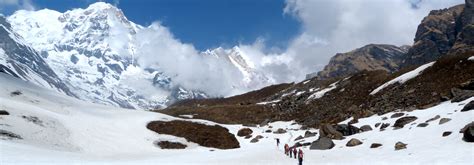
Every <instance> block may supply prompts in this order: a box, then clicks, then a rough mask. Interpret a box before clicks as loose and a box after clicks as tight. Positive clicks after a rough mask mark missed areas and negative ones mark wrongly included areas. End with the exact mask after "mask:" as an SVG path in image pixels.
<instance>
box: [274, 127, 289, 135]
mask: <svg viewBox="0 0 474 165" xmlns="http://www.w3.org/2000/svg"><path fill="white" fill-rule="evenodd" d="M273 133H274V134H284V133H286V130H285V129H283V128H278V129H277V130H276V131H275V132H273Z"/></svg>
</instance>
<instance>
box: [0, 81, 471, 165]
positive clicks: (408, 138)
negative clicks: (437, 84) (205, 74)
mask: <svg viewBox="0 0 474 165" xmlns="http://www.w3.org/2000/svg"><path fill="white" fill-rule="evenodd" d="M0 82H2V85H1V86H0V103H1V104H0V110H6V111H7V112H8V113H9V115H1V116H0V131H2V134H0V164H109V163H110V164H112V163H113V164H272V165H274V164H297V160H296V159H292V158H289V157H287V156H285V155H284V154H283V149H282V146H283V145H284V144H285V143H289V144H290V146H291V145H293V143H294V139H295V138H296V137H298V136H299V135H304V132H305V131H306V130H300V129H299V128H300V127H301V126H300V125H297V124H293V122H274V123H270V124H269V125H270V126H272V128H269V127H268V126H265V127H251V129H252V130H253V135H254V136H256V135H262V136H264V138H263V139H261V140H260V141H259V142H257V143H250V139H245V138H243V137H237V139H238V141H239V142H240V146H241V147H240V148H239V149H231V150H220V149H213V148H206V147H201V146H199V145H197V144H195V143H191V142H187V141H186V140H185V139H184V138H179V137H174V136H170V135H162V134H157V133H155V132H152V131H150V130H148V129H147V128H146V124H147V123H148V122H150V121H154V120H163V121H169V120H188V121H194V122H200V123H205V124H216V123H213V122H210V121H204V120H197V119H179V118H175V117H171V116H168V115H164V114H159V113H153V112H147V111H136V110H126V109H118V108H113V107H107V106H101V105H95V104H90V103H85V102H82V101H79V100H76V99H74V98H69V97H67V96H63V95H60V94H56V93H54V92H50V91H48V90H45V89H41V88H39V87H36V86H33V85H30V84H28V83H25V82H22V81H19V80H15V79H12V78H10V77H8V76H4V75H0ZM15 91H19V92H20V93H21V94H18V92H16V94H13V93H15ZM12 92H13V93H12ZM471 100H474V98H470V99H468V100H465V101H463V102H460V103H451V102H444V103H441V104H440V105H437V106H435V107H432V108H429V109H425V110H415V111H412V112H406V113H405V114H406V115H409V116H416V117H418V119H417V120H416V121H414V123H417V124H419V123H421V122H424V121H426V120H428V119H430V118H432V117H434V116H436V115H440V116H441V118H450V119H451V121H449V122H447V123H444V124H441V125H440V124H439V119H438V120H435V121H431V122H429V125H428V126H427V127H424V128H423V127H416V125H412V123H410V124H407V125H406V126H405V127H404V128H401V129H397V130H393V127H391V126H390V127H388V128H387V129H386V130H385V131H380V130H379V129H378V128H375V127H374V125H375V123H379V122H383V123H390V124H391V125H393V123H394V122H395V120H396V118H390V116H391V115H392V114H393V113H389V114H385V115H383V116H377V115H374V116H371V117H368V118H365V119H359V122H358V123H356V124H354V125H355V126H358V127H360V126H362V125H366V124H368V125H370V126H371V127H372V128H373V129H374V130H373V131H368V132H363V133H359V134H355V135H352V136H348V137H346V139H344V140H334V143H335V144H336V146H335V147H334V148H333V149H331V150H309V148H307V147H306V148H303V151H304V153H305V159H304V162H303V164H473V163H474V157H473V155H474V144H473V143H467V142H464V141H462V140H461V139H462V134H461V133H459V130H460V129H461V128H463V127H464V126H465V125H466V124H468V123H470V122H472V121H474V111H472V110H471V111H467V112H460V111H459V110H460V109H462V107H463V106H464V104H466V103H468V102H469V101H471ZM383 117H387V118H388V119H387V120H382V118H383ZM349 120H350V119H348V121H349ZM344 123H347V121H345V122H344ZM219 125H221V126H224V127H226V128H228V129H229V131H230V132H231V133H233V134H237V131H238V130H239V129H241V128H243V126H242V125H224V124H219ZM278 128H283V129H287V131H288V132H287V133H285V134H273V133H265V130H268V129H271V130H277V129H278ZM311 131H313V132H317V130H311ZM445 131H452V134H451V135H449V136H447V137H442V133H443V132H445ZM5 132H9V133H13V134H16V135H18V136H20V137H21V139H18V138H14V137H9V136H6V134H5ZM275 138H279V139H281V142H282V144H280V147H276V142H275ZM351 138H357V139H359V140H361V141H362V142H363V144H362V145H359V146H355V147H346V146H345V144H346V143H347V141H348V140H350V139H351ZM316 139H317V137H311V138H307V139H304V140H305V142H312V141H314V140H316ZM161 140H172V141H179V142H182V143H184V144H186V145H188V148H186V149H183V150H166V149H160V148H159V147H157V146H156V145H155V144H154V143H155V142H156V141H161ZM398 141H401V142H403V143H406V144H408V145H407V149H404V150H398V151H395V149H394V145H395V143H396V142H398ZM372 143H381V144H383V146H382V147H379V148H375V149H371V148H370V145H371V144H372Z"/></svg>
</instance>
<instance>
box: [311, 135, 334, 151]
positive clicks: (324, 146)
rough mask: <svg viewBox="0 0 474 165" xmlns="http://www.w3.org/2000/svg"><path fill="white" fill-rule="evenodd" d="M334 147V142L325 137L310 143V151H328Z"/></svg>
mask: <svg viewBox="0 0 474 165" xmlns="http://www.w3.org/2000/svg"><path fill="white" fill-rule="evenodd" d="M334 146H335V144H334V142H332V140H331V139H329V138H327V137H320V138H319V139H318V140H316V141H314V142H313V143H311V146H310V147H309V149H310V150H329V149H331V148H333V147H334Z"/></svg>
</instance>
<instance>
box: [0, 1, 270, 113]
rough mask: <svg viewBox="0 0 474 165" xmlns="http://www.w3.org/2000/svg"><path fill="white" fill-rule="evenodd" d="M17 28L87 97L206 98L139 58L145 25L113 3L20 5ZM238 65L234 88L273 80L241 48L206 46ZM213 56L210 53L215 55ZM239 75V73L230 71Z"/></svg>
mask: <svg viewBox="0 0 474 165" xmlns="http://www.w3.org/2000/svg"><path fill="white" fill-rule="evenodd" d="M8 21H9V22H11V24H12V28H13V30H14V31H15V32H17V33H18V34H19V35H21V36H22V37H23V38H25V41H27V43H28V44H30V45H31V46H32V47H33V48H34V49H36V50H37V51H39V52H40V54H41V56H42V57H43V58H44V60H45V61H46V62H47V63H48V64H49V65H50V66H51V68H52V69H53V70H54V71H56V73H57V74H58V76H59V78H61V79H62V80H63V81H64V82H65V84H66V86H67V87H69V88H70V89H71V90H72V92H73V93H75V94H76V95H77V96H79V97H80V99H82V100H86V101H90V102H95V103H100V104H106V105H115V106H120V107H123V108H133V109H155V108H163V107H166V106H167V105H169V104H170V103H172V102H174V101H176V100H183V99H192V98H204V97H208V96H207V94H205V93H203V92H202V91H200V89H194V90H189V89H186V88H185V87H183V86H182V85H180V84H179V83H176V82H175V81H173V78H174V77H175V76H176V75H174V74H173V73H169V75H168V74H166V73H164V72H163V71H162V70H160V68H159V66H158V67H157V68H155V69H151V68H148V67H145V66H140V64H138V63H137V62H136V61H137V58H139V57H137V55H136V54H135V53H136V52H137V45H139V41H137V39H136V38H137V33H139V32H140V31H143V30H146V29H147V28H152V27H142V26H140V25H137V24H135V23H133V22H131V21H129V20H128V19H127V18H126V17H125V15H124V14H123V12H122V11H121V10H120V9H118V8H116V7H115V6H113V5H111V4H107V3H104V2H97V3H94V4H91V5H90V6H89V7H87V8H85V9H73V10H69V11H66V12H64V13H60V12H57V11H53V10H49V9H43V10H39V11H25V10H19V11H17V12H15V13H14V14H13V15H11V16H9V17H8ZM201 54H202V55H211V56H212V57H216V58H219V60H222V63H224V64H227V65H229V66H231V67H235V69H236V72H240V74H241V75H242V77H243V78H242V80H240V81H237V82H235V83H234V82H233V83H234V84H233V86H232V87H233V88H234V89H233V90H235V91H236V92H233V93H234V94H240V93H243V92H245V91H248V90H254V89H257V88H261V87H263V86H266V85H269V84H271V80H270V79H269V78H267V77H265V75H264V74H262V73H260V72H258V71H257V70H256V69H255V68H254V67H253V63H252V62H251V61H250V60H249V58H247V57H246V56H245V54H244V53H243V52H242V51H241V50H240V49H239V47H234V48H232V49H229V50H225V49H223V48H217V49H215V50H208V51H206V52H202V53H201ZM210 58H211V57H210ZM229 76H233V77H240V75H229Z"/></svg>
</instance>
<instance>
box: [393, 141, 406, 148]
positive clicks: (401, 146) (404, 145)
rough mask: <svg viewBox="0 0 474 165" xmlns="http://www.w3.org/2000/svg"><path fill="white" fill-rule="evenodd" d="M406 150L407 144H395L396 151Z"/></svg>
mask: <svg viewBox="0 0 474 165" xmlns="http://www.w3.org/2000/svg"><path fill="white" fill-rule="evenodd" d="M406 148H407V144H405V143H402V142H397V143H396V144H395V150H402V149H406Z"/></svg>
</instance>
